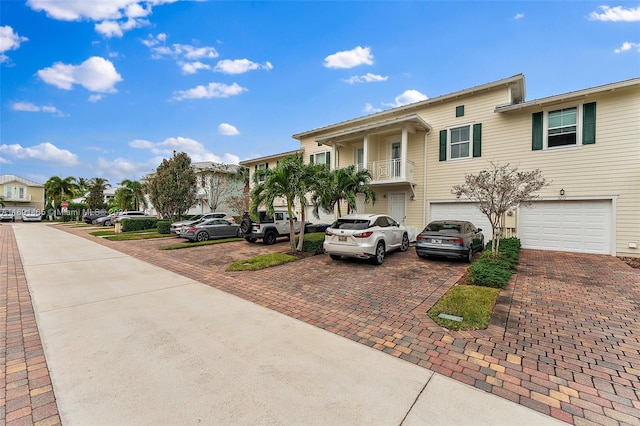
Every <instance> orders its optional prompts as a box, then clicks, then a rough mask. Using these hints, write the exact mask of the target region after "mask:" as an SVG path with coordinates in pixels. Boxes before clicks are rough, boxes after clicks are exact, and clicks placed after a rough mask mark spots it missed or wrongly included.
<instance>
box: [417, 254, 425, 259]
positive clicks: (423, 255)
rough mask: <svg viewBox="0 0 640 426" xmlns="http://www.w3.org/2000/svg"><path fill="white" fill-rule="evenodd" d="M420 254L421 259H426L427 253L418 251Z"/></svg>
mask: <svg viewBox="0 0 640 426" xmlns="http://www.w3.org/2000/svg"><path fill="white" fill-rule="evenodd" d="M416 254H417V255H418V257H419V258H421V259H426V258H427V255H426V254H422V253H416Z"/></svg>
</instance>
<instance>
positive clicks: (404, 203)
mask: <svg viewBox="0 0 640 426" xmlns="http://www.w3.org/2000/svg"><path fill="white" fill-rule="evenodd" d="M394 195H399V196H401V197H402V208H403V210H404V212H403V215H404V217H403V218H402V219H400V220H398V219H396V218H395V217H394V219H395V220H396V221H398V223H400V224H402V225H406V224H407V192H406V191H393V192H388V193H387V199H388V200H389V202H388V203H387V212H388V213H387V214H388V215H389V216H391V217H393V215H392V214H391V213H392V211H391V197H392V196H394Z"/></svg>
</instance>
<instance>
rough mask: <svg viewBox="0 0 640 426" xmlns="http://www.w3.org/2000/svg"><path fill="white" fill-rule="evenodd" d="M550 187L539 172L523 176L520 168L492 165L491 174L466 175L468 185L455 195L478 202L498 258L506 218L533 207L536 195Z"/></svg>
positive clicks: (455, 191)
mask: <svg viewBox="0 0 640 426" xmlns="http://www.w3.org/2000/svg"><path fill="white" fill-rule="evenodd" d="M547 185H548V183H547V181H546V180H545V178H544V177H543V176H542V172H541V171H540V170H539V169H535V170H533V171H530V172H520V171H518V168H517V167H514V168H509V164H508V163H507V164H505V165H502V166H501V165H499V164H497V163H493V162H491V170H482V171H481V172H480V173H478V174H477V175H472V174H468V175H466V176H465V183H464V184H462V185H455V186H453V188H452V192H453V193H454V194H456V196H457V197H460V196H462V195H464V196H466V197H467V198H468V199H469V200H471V201H475V202H477V203H478V208H479V209H480V211H481V212H482V213H483V214H484V215H485V216H487V219H489V222H490V223H491V230H492V231H493V238H492V239H491V253H492V254H493V255H494V256H496V255H497V253H498V249H499V247H500V238H501V236H502V234H501V232H502V225H503V219H504V215H505V214H506V213H507V212H508V211H509V210H512V209H515V208H517V207H520V206H527V205H529V204H531V201H533V200H534V199H536V198H537V195H533V193H534V192H536V191H539V190H540V189H542V188H544V187H545V186H547Z"/></svg>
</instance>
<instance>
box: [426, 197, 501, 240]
mask: <svg viewBox="0 0 640 426" xmlns="http://www.w3.org/2000/svg"><path fill="white" fill-rule="evenodd" d="M433 220H466V221H469V222H471V223H473V224H474V225H475V226H476V228H481V229H482V233H483V234H484V240H485V242H489V241H490V240H491V238H492V236H493V233H492V232H491V223H490V222H489V219H487V217H486V216H485V215H484V214H483V213H482V212H481V211H480V210H479V209H478V205H477V204H476V203H471V202H464V201H460V202H457V203H431V208H430V211H429V222H431V221H433Z"/></svg>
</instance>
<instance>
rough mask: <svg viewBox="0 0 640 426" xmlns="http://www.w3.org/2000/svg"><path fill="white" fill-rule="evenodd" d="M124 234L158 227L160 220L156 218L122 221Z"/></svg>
mask: <svg viewBox="0 0 640 426" xmlns="http://www.w3.org/2000/svg"><path fill="white" fill-rule="evenodd" d="M120 223H121V224H122V232H130V231H142V230H145V229H151V228H155V227H156V223H158V219H156V218H135V219H133V218H132V219H122V222H120Z"/></svg>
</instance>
